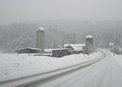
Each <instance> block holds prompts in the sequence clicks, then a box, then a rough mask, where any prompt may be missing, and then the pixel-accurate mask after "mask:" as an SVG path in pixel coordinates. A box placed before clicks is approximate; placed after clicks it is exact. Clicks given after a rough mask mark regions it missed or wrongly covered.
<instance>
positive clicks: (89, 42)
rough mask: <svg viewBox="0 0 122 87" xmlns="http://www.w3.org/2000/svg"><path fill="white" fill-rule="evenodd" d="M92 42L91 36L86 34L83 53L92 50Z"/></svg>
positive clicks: (91, 51) (88, 52)
mask: <svg viewBox="0 0 122 87" xmlns="http://www.w3.org/2000/svg"><path fill="white" fill-rule="evenodd" d="M94 49H95V48H94V42H93V36H92V35H88V36H86V46H85V53H86V54H88V55H89V54H90V53H93V52H94Z"/></svg>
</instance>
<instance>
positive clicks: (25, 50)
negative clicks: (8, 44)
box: [15, 47, 41, 53]
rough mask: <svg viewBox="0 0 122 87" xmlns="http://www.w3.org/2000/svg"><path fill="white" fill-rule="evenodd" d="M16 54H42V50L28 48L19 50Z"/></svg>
mask: <svg viewBox="0 0 122 87" xmlns="http://www.w3.org/2000/svg"><path fill="white" fill-rule="evenodd" d="M15 52H17V53H40V52H41V50H40V49H38V48H31V47H27V48H21V49H18V50H16V51H15Z"/></svg>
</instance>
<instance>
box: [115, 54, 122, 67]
mask: <svg viewBox="0 0 122 87" xmlns="http://www.w3.org/2000/svg"><path fill="white" fill-rule="evenodd" d="M114 59H115V60H116V61H117V62H118V63H119V65H120V66H121V67H122V55H115V56H114Z"/></svg>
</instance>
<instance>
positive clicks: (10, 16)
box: [0, 0, 122, 25]
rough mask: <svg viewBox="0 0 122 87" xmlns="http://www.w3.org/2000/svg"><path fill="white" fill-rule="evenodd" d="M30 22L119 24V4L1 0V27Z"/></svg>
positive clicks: (117, 1) (115, 1)
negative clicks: (110, 22) (61, 21)
mask: <svg viewBox="0 0 122 87" xmlns="http://www.w3.org/2000/svg"><path fill="white" fill-rule="evenodd" d="M33 20H92V21H96V20H122V0H0V25H1V24H9V23H12V22H21V21H33Z"/></svg>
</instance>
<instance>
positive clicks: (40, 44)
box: [36, 27, 45, 52]
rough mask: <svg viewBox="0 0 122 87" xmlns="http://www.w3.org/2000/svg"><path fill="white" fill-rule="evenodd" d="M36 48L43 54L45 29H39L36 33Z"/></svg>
mask: <svg viewBox="0 0 122 87" xmlns="http://www.w3.org/2000/svg"><path fill="white" fill-rule="evenodd" d="M36 47H37V48H39V49H41V52H44V51H45V50H44V48H45V29H44V28H43V27H39V28H38V30H37V31H36Z"/></svg>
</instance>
